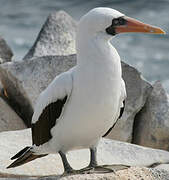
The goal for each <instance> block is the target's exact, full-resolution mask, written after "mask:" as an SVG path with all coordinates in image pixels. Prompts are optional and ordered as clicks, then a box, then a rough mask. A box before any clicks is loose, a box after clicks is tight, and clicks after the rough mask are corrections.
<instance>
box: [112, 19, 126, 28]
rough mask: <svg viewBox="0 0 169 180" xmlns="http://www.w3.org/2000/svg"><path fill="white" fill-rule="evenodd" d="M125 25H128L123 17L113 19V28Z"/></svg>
mask: <svg viewBox="0 0 169 180" xmlns="http://www.w3.org/2000/svg"><path fill="white" fill-rule="evenodd" d="M125 23H126V21H125V19H124V18H123V17H120V18H116V19H113V21H112V25H113V26H120V25H125Z"/></svg>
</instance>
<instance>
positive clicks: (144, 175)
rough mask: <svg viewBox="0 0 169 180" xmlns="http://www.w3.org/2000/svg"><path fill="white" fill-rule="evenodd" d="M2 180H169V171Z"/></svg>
mask: <svg viewBox="0 0 169 180" xmlns="http://www.w3.org/2000/svg"><path fill="white" fill-rule="evenodd" d="M0 177H2V178H0V180H1V179H2V180H9V178H12V179H11V180H17V179H18V178H19V179H20V180H81V179H85V180H87V179H90V180H98V179H99V180H168V179H169V173H168V172H167V171H162V170H155V169H147V168H139V167H132V168H129V169H125V170H121V171H118V172H116V173H107V174H83V175H82V174H78V175H69V176H44V177H43V176H42V177H24V176H23V177H22V178H21V177H18V176H10V175H7V174H6V175H4V174H0Z"/></svg>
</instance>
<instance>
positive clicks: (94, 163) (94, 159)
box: [88, 147, 98, 168]
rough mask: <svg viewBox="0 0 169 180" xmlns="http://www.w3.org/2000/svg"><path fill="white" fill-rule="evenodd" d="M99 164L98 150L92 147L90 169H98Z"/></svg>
mask: <svg viewBox="0 0 169 180" xmlns="http://www.w3.org/2000/svg"><path fill="white" fill-rule="evenodd" d="M97 165H98V164H97V148H96V147H92V148H90V163H89V166H88V167H89V168H94V167H96V166H97Z"/></svg>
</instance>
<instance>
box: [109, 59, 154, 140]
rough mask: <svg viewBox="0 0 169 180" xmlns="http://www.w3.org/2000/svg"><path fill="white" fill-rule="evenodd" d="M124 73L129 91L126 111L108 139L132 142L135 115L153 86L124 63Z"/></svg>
mask: <svg viewBox="0 0 169 180" xmlns="http://www.w3.org/2000/svg"><path fill="white" fill-rule="evenodd" d="M122 72H123V79H124V81H125V84H126V91H127V99H126V104H125V111H124V114H123V116H122V117H121V119H119V120H118V122H117V124H116V125H115V127H114V128H113V130H112V132H111V133H110V134H109V135H108V136H107V137H108V138H111V139H115V140H120V141H127V142H131V141H132V134H133V123H134V118H135V115H136V114H137V113H138V112H139V111H140V110H141V108H142V107H143V106H144V104H145V102H146V98H147V96H148V94H149V93H150V91H151V89H152V86H151V85H150V83H148V82H147V81H145V80H144V79H143V77H142V76H141V74H140V72H138V71H137V70H136V69H135V68H134V67H132V66H129V65H128V64H126V63H124V62H122Z"/></svg>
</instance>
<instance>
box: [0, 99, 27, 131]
mask: <svg viewBox="0 0 169 180" xmlns="http://www.w3.org/2000/svg"><path fill="white" fill-rule="evenodd" d="M25 128H26V125H25V124H24V122H23V121H22V119H21V118H20V117H19V116H18V115H17V114H16V113H15V112H14V111H13V110H12V109H11V107H10V106H9V105H8V104H7V103H6V102H5V101H4V100H3V99H2V98H1V97H0V132H2V131H10V130H19V129H25Z"/></svg>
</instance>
